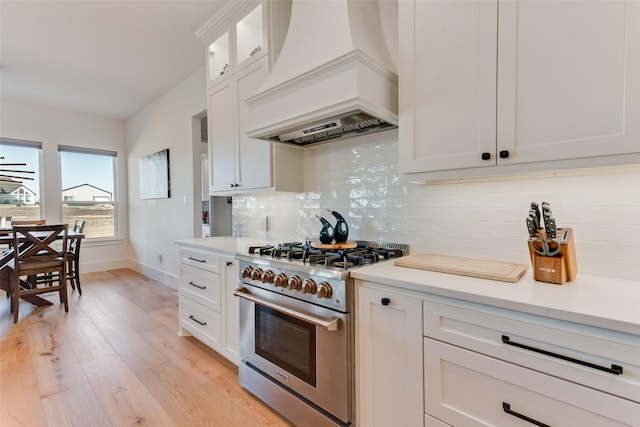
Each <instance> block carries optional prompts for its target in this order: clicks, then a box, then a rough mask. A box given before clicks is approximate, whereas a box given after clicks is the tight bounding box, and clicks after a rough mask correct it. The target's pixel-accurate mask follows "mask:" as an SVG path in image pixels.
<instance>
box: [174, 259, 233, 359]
mask: <svg viewBox="0 0 640 427" xmlns="http://www.w3.org/2000/svg"><path fill="white" fill-rule="evenodd" d="M180 256H181V261H182V262H181V264H180V334H181V335H188V334H191V335H193V336H194V337H196V338H198V339H199V340H200V341H202V342H203V343H205V344H206V345H208V346H209V347H211V348H212V349H214V350H215V351H217V352H218V353H220V354H222V355H223V356H224V357H226V358H227V359H229V360H231V361H232V362H233V363H235V364H238V362H239V356H238V349H239V338H238V331H239V314H238V301H237V298H236V297H234V296H233V290H234V289H235V288H236V287H237V283H238V264H237V261H236V260H235V259H234V258H233V257H232V256H229V255H226V254H222V253H217V252H213V251H209V250H203V249H194V248H190V247H189V248H187V247H181V248H180Z"/></svg>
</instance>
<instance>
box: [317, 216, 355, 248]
mask: <svg viewBox="0 0 640 427" xmlns="http://www.w3.org/2000/svg"><path fill="white" fill-rule="evenodd" d="M329 212H331V215H333V216H334V217H335V218H336V219H337V220H338V222H336V225H335V227H334V229H335V232H334V235H333V237H334V239H336V243H342V242H346V241H347V239H348V238H349V226H348V225H347V221H345V219H344V217H343V216H342V215H340V214H339V213H338V212H336V211H329ZM323 243H324V242H323Z"/></svg>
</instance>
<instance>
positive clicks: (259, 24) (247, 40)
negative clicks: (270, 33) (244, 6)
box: [235, 3, 267, 68]
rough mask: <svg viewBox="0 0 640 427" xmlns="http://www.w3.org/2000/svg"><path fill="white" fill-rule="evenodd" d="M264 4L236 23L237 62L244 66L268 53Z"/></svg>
mask: <svg viewBox="0 0 640 427" xmlns="http://www.w3.org/2000/svg"><path fill="white" fill-rule="evenodd" d="M262 9H263V7H262V3H261V4H259V5H258V6H256V8H255V9H253V10H252V11H251V12H249V13H248V14H247V15H246V16H245V17H244V18H242V19H241V20H240V21H238V22H237V23H236V26H235V28H236V62H237V63H238V64H239V65H240V67H239V68H242V65H243V64H246V63H247V62H253V61H255V60H256V59H259V58H261V57H262V56H263V55H264V54H265V53H266V51H267V49H265V47H264V40H265V39H266V37H265V30H266V27H267V26H266V23H265V22H264V13H263V10H262Z"/></svg>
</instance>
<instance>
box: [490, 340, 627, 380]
mask: <svg viewBox="0 0 640 427" xmlns="http://www.w3.org/2000/svg"><path fill="white" fill-rule="evenodd" d="M502 342H503V343H505V344H507V345H512V346H514V347H518V348H522V349H525V350H529V351H533V352H536V353H540V354H544V355H545V356H550V357H555V358H556V359H562V360H566V361H567V362H571V363H576V364H578V365H582V366H586V367H588V368H592V369H597V370H598V371H604V372H608V373H610V374H614V375H622V366H620V365H614V364H612V365H611V368H607V367H606V366H600V365H596V364H595V363H591V362H585V361H584V360H579V359H574V358H573V357H569V356H563V355H562V354H558V353H553V352H550V351H547V350H542V349H539V348H535V347H530V346H528V345H525V344H520V343H517V342H513V341H511V340H510V339H509V337H508V336H507V335H503V336H502Z"/></svg>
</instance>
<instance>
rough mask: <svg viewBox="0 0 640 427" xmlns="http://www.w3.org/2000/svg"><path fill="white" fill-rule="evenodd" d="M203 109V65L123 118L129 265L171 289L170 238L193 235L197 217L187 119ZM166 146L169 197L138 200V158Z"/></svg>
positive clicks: (174, 257)
mask: <svg viewBox="0 0 640 427" xmlns="http://www.w3.org/2000/svg"><path fill="white" fill-rule="evenodd" d="M206 108H207V107H206V87H205V71H204V67H203V68H201V69H200V70H198V71H197V72H195V73H194V74H193V75H191V76H190V77H189V78H187V79H185V80H184V81H183V82H181V83H179V84H178V85H177V86H176V87H174V88H173V89H171V90H170V91H169V92H167V93H166V94H165V95H163V96H162V97H160V98H159V99H158V100H156V101H155V102H154V103H152V104H150V105H148V106H147V107H146V108H145V109H144V110H142V111H140V112H139V113H137V114H136V115H135V116H133V117H132V118H130V119H129V120H128V121H127V157H128V166H129V223H130V224H131V227H130V234H129V237H130V240H131V246H132V248H133V258H134V266H133V268H135V269H136V270H138V271H140V272H141V273H143V274H145V275H147V276H149V277H152V278H154V279H156V280H158V281H160V282H162V283H165V284H168V285H170V286H173V287H177V274H178V248H177V246H176V245H175V243H173V242H174V241H175V240H176V239H184V238H192V237H194V229H195V226H196V224H195V221H196V218H199V217H200V214H199V211H200V209H201V194H200V188H199V186H198V188H197V192H196V191H194V190H195V187H196V182H199V180H200V154H201V153H200V137H199V134H198V135H197V138H196V141H197V145H196V147H197V150H194V145H195V142H194V138H193V133H192V125H193V123H192V117H193V116H196V115H198V114H199V113H201V112H202V111H203V110H206ZM197 129H198V131H199V125H198V126H197ZM165 148H168V149H169V163H170V176H169V179H170V181H171V184H170V189H171V197H170V198H168V199H153V200H141V199H140V197H139V189H140V180H139V172H138V159H140V158H141V157H143V156H146V155H148V154H151V153H155V152H157V151H160V150H163V149H165ZM194 165H195V168H194ZM143 185H144V183H143ZM185 197H186V203H185ZM194 203H195V204H194ZM196 209H197V210H196ZM194 212H196V213H198V215H195V214H194ZM197 227H200V224H199V223H198V224H197ZM158 255H162V261H160V260H159V258H158Z"/></svg>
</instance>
